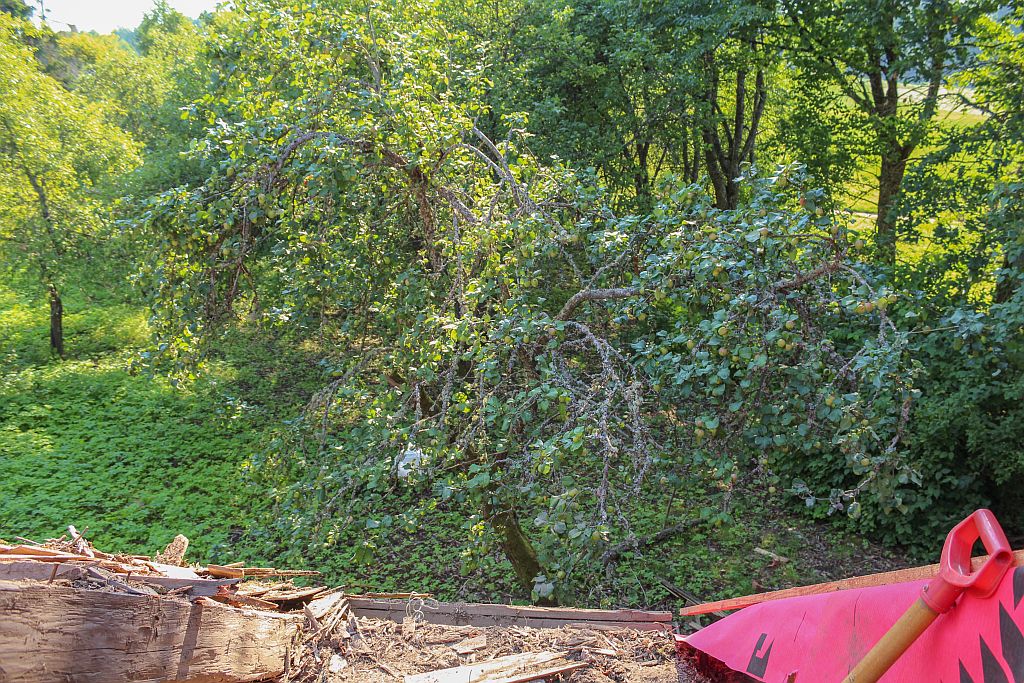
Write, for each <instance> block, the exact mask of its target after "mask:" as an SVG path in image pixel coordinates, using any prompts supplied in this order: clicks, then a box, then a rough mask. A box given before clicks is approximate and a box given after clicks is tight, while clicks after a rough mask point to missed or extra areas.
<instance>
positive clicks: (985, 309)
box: [0, 0, 1024, 606]
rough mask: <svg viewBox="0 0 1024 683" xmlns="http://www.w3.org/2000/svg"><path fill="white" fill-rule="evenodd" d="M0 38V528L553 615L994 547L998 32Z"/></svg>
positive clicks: (329, 27)
mask: <svg viewBox="0 0 1024 683" xmlns="http://www.w3.org/2000/svg"><path fill="white" fill-rule="evenodd" d="M0 9H2V10H3V11H2V12H0V321H2V323H0V536H3V537H6V538H13V537H15V536H18V535H21V536H32V537H46V536H49V535H59V533H60V532H61V530H62V529H63V528H64V526H65V525H66V524H68V523H74V524H76V525H78V526H79V528H82V527H88V529H89V530H90V531H89V536H90V538H91V539H93V540H94V541H95V542H96V543H97V544H98V545H99V546H101V547H108V548H116V549H122V550H125V551H132V552H153V551H156V550H158V549H159V548H160V547H162V546H163V545H164V544H165V543H167V542H168V541H169V540H170V539H171V538H172V537H173V536H174V534H176V533H184V534H186V535H187V536H189V538H190V539H191V540H192V543H193V545H192V549H193V550H192V552H193V557H195V558H196V559H200V558H202V559H208V560H213V561H216V560H218V559H222V558H223V561H230V560H228V559H226V558H231V559H232V560H233V559H260V560H263V561H268V562H273V563H275V564H276V565H279V566H280V565H289V564H290V565H293V566H300V565H301V566H306V567H311V568H316V569H321V570H322V571H324V572H325V573H326V574H327V576H328V578H329V579H330V580H334V581H342V582H346V583H348V584H349V585H353V586H357V587H362V588H369V589H377V590H396V589H404V590H428V591H432V592H435V593H437V594H438V595H440V596H442V597H449V598H452V597H461V598H468V599H497V598H500V599H507V598H513V599H517V600H533V601H536V602H553V601H561V602H569V603H576V604H581V605H587V606H599V605H633V606H643V605H654V604H658V603H662V602H664V601H665V600H667V599H669V592H666V589H665V582H667V583H670V584H676V585H678V586H685V587H686V589H687V590H689V591H692V592H695V593H697V594H698V595H700V597H704V598H711V597H714V596H716V595H720V594H725V593H741V592H745V591H749V590H751V589H755V588H758V587H764V586H766V585H769V584H770V585H782V584H785V583H791V582H794V581H799V580H805V579H806V578H807V577H808V576H811V575H813V574H814V573H815V572H821V571H826V572H827V568H828V567H829V566H831V565H833V564H838V565H841V564H842V563H844V562H847V561H852V562H854V564H856V562H857V561H859V560H858V558H861V557H863V556H867V555H872V556H873V555H879V556H887V555H889V554H891V553H893V552H895V553H897V554H898V555H900V556H904V557H905V556H914V555H917V554H921V555H922V556H924V557H928V558H931V556H932V555H933V554H934V553H936V552H937V549H938V547H939V541H940V539H941V538H942V537H943V536H944V534H945V533H946V531H947V530H948V529H949V528H950V527H951V526H952V524H954V523H955V522H956V521H958V520H959V518H961V517H962V516H963V515H964V514H965V513H966V512H968V511H970V510H972V509H974V508H976V507H979V506H990V507H992V508H993V509H994V510H995V512H996V514H997V515H998V516H999V518H1000V520H1001V521H1002V522H1003V524H1004V526H1006V527H1007V529H1008V530H1009V531H1011V536H1016V538H1017V539H1018V540H1019V539H1021V538H1024V489H1022V487H1021V486H1020V485H1019V483H1018V482H1019V481H1020V479H1021V477H1022V476H1024V334H1022V333H1024V287H1022V278H1024V231H1022V225H1024V223H1022V221H1024V179H1022V175H1021V172H1022V168H1024V136H1022V133H1024V79H1022V78H1021V73H1024V32H1022V28H1024V6H1021V5H1019V4H1018V3H1005V2H987V1H985V0H934V1H933V0H926V1H925V2H904V1H903V0H825V1H822V0H780V2H764V1H763V0H714V1H711V2H709V1H708V0H700V1H696V0H661V1H654V0H643V1H640V2H638V1H635V0H557V1H556V0H503V1H502V2H496V1H493V0H492V1H490V2H485V1H479V0H432V1H431V2H407V3H391V2H386V1H382V2H377V1H376V0H365V1H363V0H360V1H359V2H349V1H348V0H327V1H324V0H235V1H234V2H232V3H229V4H227V5H224V6H222V7H221V8H220V9H218V10H217V11H215V12H212V13H208V14H206V15H204V16H202V17H201V18H200V19H198V20H196V21H193V20H191V19H189V18H187V17H184V16H183V15H181V14H179V13H177V12H175V11H174V10H172V9H171V8H170V7H168V6H167V5H165V4H162V3H160V2H158V3H157V4H156V5H155V6H154V7H153V9H152V11H150V12H149V13H148V14H147V15H146V17H145V19H144V20H143V21H142V23H141V24H140V25H139V26H138V27H136V28H135V29H132V30H122V31H118V32H117V33H116V34H112V35H97V34H95V33H82V32H77V31H73V30H71V31H59V32H58V31H55V30H53V29H51V28H50V27H48V26H47V25H46V24H45V23H42V24H40V23H39V22H36V23H33V21H32V16H31V15H32V12H31V10H30V9H29V8H28V7H27V6H26V5H24V4H23V3H22V2H21V0H0ZM754 547H760V548H762V549H767V550H769V551H771V552H774V553H776V554H782V555H787V556H789V555H791V556H793V557H798V556H799V557H800V558H805V557H808V556H809V555H813V556H814V557H815V558H816V559H815V561H811V560H809V559H808V560H806V561H805V560H804V559H800V560H799V561H796V562H792V563H788V564H784V565H783V566H781V567H780V566H777V565H778V562H777V561H773V560H771V558H770V557H769V556H760V555H758V556H756V557H755V556H752V554H751V551H752V549H753V548H754ZM752 557H753V558H754V559H752Z"/></svg>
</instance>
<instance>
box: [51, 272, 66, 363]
mask: <svg viewBox="0 0 1024 683" xmlns="http://www.w3.org/2000/svg"><path fill="white" fill-rule="evenodd" d="M50 351H51V352H52V353H56V354H57V355H58V356H60V357H61V358H64V303H63V302H62V301H61V300H60V293H59V292H58V291H57V288H56V287H55V286H54V285H50Z"/></svg>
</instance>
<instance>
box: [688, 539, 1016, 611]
mask: <svg viewBox="0 0 1024 683" xmlns="http://www.w3.org/2000/svg"><path fill="white" fill-rule="evenodd" d="M987 559H988V556H987V555H985V556H983V557H975V558H973V559H971V567H972V568H973V569H974V570H978V569H980V568H981V565H983V564H984V563H985V560H987ZM1013 565H1014V566H1017V567H1020V566H1024V550H1015V551H1014V553H1013ZM938 574H939V565H937V564H929V565H926V566H924V567H911V568H909V569H897V570H896V571H892V572H882V573H880V574H868V575H867V576H855V577H853V578H850V579H841V580H839V581H828V582H826V583H816V584H813V585H811V586H797V587H795V588H784V589H782V590H778V591H771V592H768V593H755V594H754V595H744V596H741V597H738V598H728V599H727V600H718V601H716V602H705V603H702V604H700V605H693V606H692V607H684V608H683V609H681V610H679V614H681V615H682V616H684V617H688V616H693V615H697V614H710V613H711V612H718V611H726V610H734V609H741V608H743V607H750V606H751V605H757V604H759V603H762V602H770V601H772V600H782V599H784V598H799V597H801V596H804V595H821V594H823V593H833V592H835V591H841V590H849V589H851V588H872V587H874V586H888V585H889V584H893V583H904V582H906V581H920V580H922V579H933V578H935V577H936V576H938Z"/></svg>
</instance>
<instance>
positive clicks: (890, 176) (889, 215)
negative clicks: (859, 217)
mask: <svg viewBox="0 0 1024 683" xmlns="http://www.w3.org/2000/svg"><path fill="white" fill-rule="evenodd" d="M906 170H907V157H906V155H905V154H904V153H903V151H902V150H889V151H888V153H886V154H884V155H883V156H882V164H881V168H880V171H879V174H878V215H877V217H876V219H875V248H876V249H877V250H878V260H879V262H880V263H881V264H882V265H884V266H886V267H888V268H890V269H891V268H894V267H895V266H896V212H895V211H894V209H895V208H896V200H897V199H898V196H899V192H900V187H901V186H902V185H903V175H904V173H906Z"/></svg>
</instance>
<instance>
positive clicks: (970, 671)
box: [683, 567, 1024, 683]
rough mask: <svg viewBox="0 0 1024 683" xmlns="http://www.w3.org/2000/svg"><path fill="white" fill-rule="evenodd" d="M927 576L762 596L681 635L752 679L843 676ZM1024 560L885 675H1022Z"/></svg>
mask: <svg viewBox="0 0 1024 683" xmlns="http://www.w3.org/2000/svg"><path fill="white" fill-rule="evenodd" d="M927 583H928V582H927V581H915V582H911V583H899V584H893V585H890V586H880V587H877V588H863V589H858V590H848V591H841V592H837V593H828V594H825V595H812V596H807V597H801V598H791V599H789V600H778V601H775V602H765V603H762V604H760V605H754V606H752V607H747V608H746V609H743V610H740V611H739V612H736V613H735V614H732V615H730V616H728V617H726V618H725V619H722V620H721V621H718V622H716V623H714V624H712V625H711V626H708V627H707V628H705V629H703V630H701V631H698V632H697V633H695V634H693V635H691V636H688V637H686V638H685V639H684V640H683V643H684V646H686V647H692V648H695V649H697V650H700V651H701V652H704V653H706V654H708V655H710V656H711V657H714V658H715V659H717V660H719V661H721V662H723V663H725V664H726V665H727V666H728V667H729V668H731V669H733V670H734V671H737V672H742V673H744V674H746V675H747V676H749V677H750V680H753V681H763V682H765V683H787V681H789V680H790V678H789V677H790V675H791V674H794V673H795V674H796V676H795V678H793V679H792V680H793V681H795V683H839V682H840V681H842V679H843V678H844V677H845V676H846V674H848V673H849V672H850V670H851V669H852V668H853V667H854V666H855V665H856V664H857V662H858V661H860V659H861V658H862V657H863V656H864V654H865V653H866V652H867V651H868V650H870V649H871V646H872V645H874V644H875V642H876V641H877V640H878V639H879V638H880V637H881V636H882V634H884V633H885V632H886V631H887V630H889V627H890V626H892V625H893V624H894V623H895V622H896V620H897V619H898V618H899V617H900V616H901V615H902V614H903V612H904V611H905V610H906V609H907V607H909V606H910V605H911V604H912V603H913V602H914V601H915V600H916V599H917V598H918V596H919V595H920V593H921V588H922V587H923V586H924V585H925V584H927ZM1022 631H1024V567H1017V568H1011V569H1010V571H1008V572H1006V576H1004V577H1003V580H1002V582H1001V583H1000V584H999V588H998V589H997V590H996V592H995V593H993V594H992V595H991V596H989V597H988V598H984V599H982V598H978V597H976V596H972V595H969V594H967V595H964V596H963V597H961V598H960V600H959V602H958V603H957V604H956V606H954V607H953V609H952V610H950V611H949V612H948V613H946V614H944V615H942V616H940V617H939V618H938V620H936V621H935V623H934V624H932V626H931V628H929V629H928V630H927V631H925V633H924V634H923V635H922V636H921V638H919V639H918V640H917V642H915V643H914V644H913V645H911V647H910V649H909V650H907V652H906V653H905V654H904V655H903V657H902V658H900V660H899V661H898V662H897V663H896V664H895V665H894V666H893V668H891V669H890V670H889V672H888V673H886V674H885V676H883V677H882V679H881V683H918V682H924V681H928V682H933V681H934V682H937V683H1024V635H1022Z"/></svg>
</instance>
